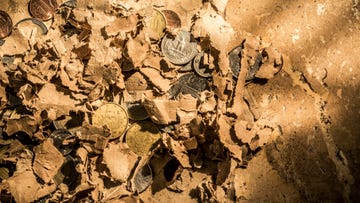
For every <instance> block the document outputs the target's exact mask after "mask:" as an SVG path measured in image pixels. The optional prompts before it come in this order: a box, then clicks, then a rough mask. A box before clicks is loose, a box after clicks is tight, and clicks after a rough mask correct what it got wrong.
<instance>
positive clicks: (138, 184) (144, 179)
mask: <svg viewBox="0 0 360 203" xmlns="http://www.w3.org/2000/svg"><path fill="white" fill-rule="evenodd" d="M152 182H153V176H152V170H151V168H150V166H149V165H145V166H143V167H141V168H140V170H139V171H138V172H137V173H136V174H135V177H134V186H135V189H136V191H137V192H138V193H141V192H143V191H145V190H146V188H147V187H149V186H150V185H151V184H152Z"/></svg>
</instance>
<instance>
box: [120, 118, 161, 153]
mask: <svg viewBox="0 0 360 203" xmlns="http://www.w3.org/2000/svg"><path fill="white" fill-rule="evenodd" d="M160 139H161V135H160V131H159V129H158V128H157V127H156V126H155V124H154V123H152V122H150V121H140V122H138V123H134V124H132V125H131V126H130V128H129V130H128V131H127V132H126V144H127V145H128V146H129V148H130V150H131V151H133V152H134V153H135V154H137V155H139V156H144V155H146V154H148V153H149V151H151V150H152V149H153V147H154V145H155V144H156V143H157V142H158V141H159V140H160Z"/></svg>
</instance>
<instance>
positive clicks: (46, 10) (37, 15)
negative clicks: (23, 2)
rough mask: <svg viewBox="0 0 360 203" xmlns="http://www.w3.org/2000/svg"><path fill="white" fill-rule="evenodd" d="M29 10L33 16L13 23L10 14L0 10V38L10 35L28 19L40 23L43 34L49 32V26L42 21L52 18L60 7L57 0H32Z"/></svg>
mask: <svg viewBox="0 0 360 203" xmlns="http://www.w3.org/2000/svg"><path fill="white" fill-rule="evenodd" d="M28 7H29V9H28V10H29V12H30V15H31V16H32V17H33V18H25V19H22V20H20V21H19V22H17V23H16V24H15V25H13V22H12V19H11V17H10V15H9V14H8V13H7V12H5V11H2V10H0V40H2V39H4V38H6V37H8V36H9V35H10V34H11V31H12V29H13V28H14V27H15V28H16V27H17V25H18V24H19V23H22V22H24V21H27V20H31V21H32V22H33V23H34V24H36V25H38V26H39V27H40V28H41V29H42V31H43V34H46V33H47V28H46V26H45V25H44V23H42V22H41V21H47V20H50V19H51V18H52V17H53V16H54V13H55V12H56V10H57V9H58V8H59V5H58V3H57V0H30V2H29V4H28Z"/></svg>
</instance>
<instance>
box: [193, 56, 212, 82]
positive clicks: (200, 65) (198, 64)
mask: <svg viewBox="0 0 360 203" xmlns="http://www.w3.org/2000/svg"><path fill="white" fill-rule="evenodd" d="M204 57H205V54H204V52H203V51H202V52H200V53H199V54H198V55H197V56H196V57H195V59H194V62H193V65H194V70H195V72H196V73H197V74H198V75H200V76H201V77H204V78H209V77H211V76H212V75H211V73H212V72H213V70H214V69H210V68H209V65H205V64H204Z"/></svg>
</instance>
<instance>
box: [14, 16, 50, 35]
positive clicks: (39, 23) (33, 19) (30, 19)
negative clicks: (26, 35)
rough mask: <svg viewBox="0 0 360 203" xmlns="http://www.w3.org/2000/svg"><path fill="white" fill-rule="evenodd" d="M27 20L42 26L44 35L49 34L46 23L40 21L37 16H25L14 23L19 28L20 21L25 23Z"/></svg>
mask: <svg viewBox="0 0 360 203" xmlns="http://www.w3.org/2000/svg"><path fill="white" fill-rule="evenodd" d="M25 21H31V22H32V23H34V24H35V25H37V26H39V27H40V29H41V31H42V34H43V35H46V34H47V32H48V29H47V27H46V25H45V24H44V23H43V22H42V21H40V20H38V19H36V18H24V19H22V20H20V21H19V22H17V23H16V24H15V25H14V28H17V27H18V25H19V24H20V23H23V22H25Z"/></svg>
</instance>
